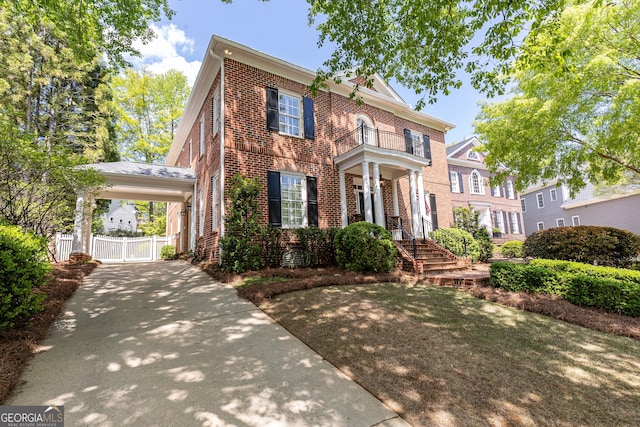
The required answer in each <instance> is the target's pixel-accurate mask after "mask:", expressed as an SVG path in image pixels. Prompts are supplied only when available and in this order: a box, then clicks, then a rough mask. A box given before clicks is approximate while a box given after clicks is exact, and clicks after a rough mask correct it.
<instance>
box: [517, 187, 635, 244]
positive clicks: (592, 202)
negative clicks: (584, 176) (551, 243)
mask: <svg viewBox="0 0 640 427" xmlns="http://www.w3.org/2000/svg"><path fill="white" fill-rule="evenodd" d="M521 202H522V209H523V217H524V223H525V229H526V230H527V234H531V233H533V232H535V231H537V230H543V229H546V228H553V227H569V226H575V225H600V226H608V227H615V228H619V229H622V230H628V231H631V232H632V233H635V234H639V235H640V221H638V219H637V218H638V217H637V214H636V213H637V212H638V211H640V186H637V185H629V186H625V187H623V188H617V189H615V190H614V189H608V190H600V191H598V190H597V189H596V187H595V186H594V185H593V184H591V183H587V186H586V187H585V188H584V189H583V190H581V191H580V192H578V194H576V195H575V196H574V197H571V196H570V195H569V190H568V188H567V187H566V186H564V185H561V183H559V182H558V181H552V182H550V183H548V184H545V185H539V186H535V187H531V188H528V189H527V190H526V191H524V192H523V193H522V196H521Z"/></svg>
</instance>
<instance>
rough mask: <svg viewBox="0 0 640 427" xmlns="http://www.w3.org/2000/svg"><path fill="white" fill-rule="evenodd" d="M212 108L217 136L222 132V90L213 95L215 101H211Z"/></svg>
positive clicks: (217, 89) (214, 129) (217, 90)
mask: <svg viewBox="0 0 640 427" xmlns="http://www.w3.org/2000/svg"><path fill="white" fill-rule="evenodd" d="M211 104H212V105H211V107H212V120H213V126H212V128H213V135H214V136H216V135H217V134H218V132H219V131H220V88H219V87H218V88H216V90H215V92H214V93H213V99H212V101H211Z"/></svg>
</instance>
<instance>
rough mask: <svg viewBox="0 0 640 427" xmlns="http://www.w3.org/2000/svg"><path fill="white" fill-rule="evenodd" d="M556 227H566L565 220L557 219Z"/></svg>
mask: <svg viewBox="0 0 640 427" xmlns="http://www.w3.org/2000/svg"><path fill="white" fill-rule="evenodd" d="M556 227H564V218H557V219H556Z"/></svg>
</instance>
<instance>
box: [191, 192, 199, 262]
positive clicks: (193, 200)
mask: <svg viewBox="0 0 640 427" xmlns="http://www.w3.org/2000/svg"><path fill="white" fill-rule="evenodd" d="M198 203H199V200H198V181H197V180H196V182H195V183H194V184H193V196H191V219H190V221H189V249H190V250H195V248H196V238H197V234H196V218H197V217H196V212H197V210H198Z"/></svg>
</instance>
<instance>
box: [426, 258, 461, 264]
mask: <svg viewBox="0 0 640 427" xmlns="http://www.w3.org/2000/svg"><path fill="white" fill-rule="evenodd" d="M416 261H420V262H421V263H423V264H445V265H451V264H453V265H455V264H458V261H456V260H455V259H449V258H446V257H431V258H417V259H416Z"/></svg>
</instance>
